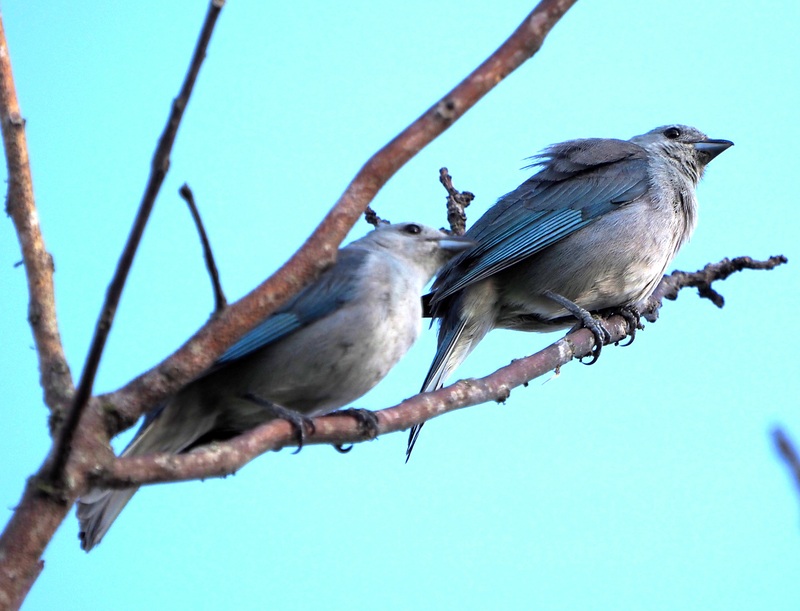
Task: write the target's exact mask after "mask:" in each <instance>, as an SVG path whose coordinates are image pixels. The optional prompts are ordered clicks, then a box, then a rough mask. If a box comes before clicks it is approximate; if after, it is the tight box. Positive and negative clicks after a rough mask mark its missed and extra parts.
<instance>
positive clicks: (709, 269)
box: [89, 256, 800, 488]
mask: <svg viewBox="0 0 800 611" xmlns="http://www.w3.org/2000/svg"><path fill="white" fill-rule="evenodd" d="M785 262H786V259H785V257H782V256H778V257H771V258H770V259H768V260H766V261H755V260H753V259H751V258H749V257H739V258H737V259H734V260H733V261H731V260H729V259H723V260H722V261H720V262H719V263H714V264H709V265H706V267H705V268H703V269H702V270H699V271H697V272H693V273H688V272H673V273H672V274H670V275H668V276H664V278H663V279H662V281H661V283H660V284H659V286H658V287H657V288H656V293H659V294H661V293H663V294H665V295H669V297H668V298H670V299H674V298H675V297H674V296H677V292H678V291H680V290H681V289H682V288H687V287H696V286H698V284H699V283H702V282H705V283H708V284H709V285H710V284H711V283H712V282H714V281H715V280H723V279H725V278H727V277H728V276H729V275H730V274H731V273H733V272H734V271H740V270H742V269H773V268H774V267H776V266H778V265H781V264H782V263H785ZM673 295H674V296H673ZM650 306H651V307H652V308H654V309H653V310H650V311H657V310H658V308H660V307H661V301H660V298H653V299H652V301H651V302H650ZM643 313H644V312H643ZM603 324H604V326H605V327H606V329H607V330H608V331H609V333H610V335H611V343H616V342H619V341H621V340H623V339H625V337H626V336H627V334H628V326H627V322H626V321H625V319H624V318H623V317H622V316H619V315H614V316H610V317H608V318H606V319H604V322H603ZM593 347H594V336H593V335H592V333H591V332H590V331H588V330H587V329H580V330H578V331H574V332H571V333H569V334H567V336H566V337H564V338H562V339H559V340H558V341H557V342H555V343H553V344H551V345H550V346H548V347H547V348H545V349H543V350H541V351H539V352H537V353H536V354H533V355H531V356H527V357H525V358H521V359H517V360H514V361H512V362H511V363H510V364H509V365H506V366H505V367H502V368H500V369H498V370H497V371H495V372H494V373H492V374H490V375H488V376H486V377H483V378H480V379H469V380H461V381H459V382H456V383H455V384H453V385H451V386H448V387H445V388H442V389H440V390H437V391H435V392H430V393H422V394H419V395H415V396H414V397H411V398H409V399H406V400H405V401H403V402H402V403H399V404H398V405H395V406H393V407H390V408H387V409H383V410H380V411H378V412H376V413H375V415H376V416H377V419H378V434H379V435H384V434H387V433H393V432H397V431H402V430H406V429H408V428H409V427H411V426H412V425H414V424H420V423H422V422H425V421H427V420H430V419H431V418H435V417H437V416H441V415H442V414H446V413H448V412H451V411H455V410H457V409H461V408H464V407H469V406H472V405H478V404H480V403H485V402H487V401H497V402H503V401H505V400H507V399H508V397H509V396H510V394H511V390H512V389H514V388H517V387H519V386H523V385H526V384H527V383H528V382H530V381H531V380H533V379H535V378H537V377H539V376H542V375H544V374H546V373H547V372H549V371H552V370H554V369H555V370H558V369H559V368H560V367H561V366H563V365H565V364H567V363H569V362H570V361H571V360H573V359H576V358H583V357H585V356H589V355H591V354H592V349H593ZM314 425H315V431H314V432H313V433H310V434H309V435H307V436H306V438H305V440H304V442H303V443H304V445H312V444H337V445H342V444H350V443H359V442H362V441H366V440H368V439H369V437H368V436H367V435H366V434H365V433H364V431H363V429H362V427H360V426H359V423H358V422H356V421H355V420H354V419H353V418H351V417H348V416H345V415H337V414H335V413H334V414H331V415H328V416H323V417H320V418H315V419H314ZM295 445H297V440H296V438H295V433H294V431H293V429H292V427H291V426H290V425H289V424H288V423H287V422H285V421H283V420H274V421H271V422H268V423H266V424H264V425H262V426H260V427H258V428H255V429H253V430H251V431H248V432H247V433H244V434H242V435H240V436H239V437H236V438H234V439H232V440H230V441H226V442H220V443H214V444H211V445H209V446H207V447H203V448H199V449H197V450H195V451H193V452H191V453H189V454H179V455H173V454H151V455H148V456H136V457H126V458H118V459H117V460H115V461H113V462H112V463H111V464H109V465H108V466H107V467H98V468H96V469H95V470H94V471H93V472H92V473H90V474H89V484H90V485H92V486H102V487H116V488H126V487H130V486H134V485H141V484H151V483H157V482H172V481H185V480H191V479H203V478H207V477H225V476H227V475H230V474H232V473H235V472H236V471H237V470H238V469H240V468H242V467H243V466H244V465H246V464H247V463H248V462H250V461H251V460H253V459H254V458H256V457H257V456H259V455H260V454H263V453H265V452H268V451H277V450H280V449H282V448H284V447H287V446H295ZM799 473H800V472H799Z"/></svg>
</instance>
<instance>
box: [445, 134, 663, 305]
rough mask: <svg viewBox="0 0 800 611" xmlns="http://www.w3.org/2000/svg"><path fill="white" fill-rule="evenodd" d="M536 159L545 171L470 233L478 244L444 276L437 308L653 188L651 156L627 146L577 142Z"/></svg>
mask: <svg viewBox="0 0 800 611" xmlns="http://www.w3.org/2000/svg"><path fill="white" fill-rule="evenodd" d="M537 159H539V161H537V162H536V163H535V164H534V165H540V166H541V167H542V169H541V170H540V171H539V172H537V173H536V174H535V175H534V176H532V177H531V178H529V179H528V180H527V181H525V182H524V183H523V184H522V185H520V186H519V187H518V188H517V189H515V190H514V191H512V192H511V193H508V194H507V195H505V196H503V197H502V198H500V200H499V201H498V202H497V203H496V204H495V205H494V206H493V207H492V208H491V209H489V211H487V212H486V214H484V215H483V216H482V217H481V218H480V219H479V220H478V221H477V222H476V223H475V224H474V225H473V226H472V227H471V228H470V230H469V231H468V232H467V236H468V237H470V238H472V239H473V240H475V241H476V242H477V246H475V247H473V248H471V249H470V250H468V251H466V252H465V253H464V254H463V255H460V256H459V257H457V258H456V259H454V260H453V261H452V262H451V263H450V264H448V265H447V266H446V267H445V268H444V270H443V271H442V272H441V273H440V274H439V277H438V278H437V280H436V282H435V284H434V296H433V300H434V302H439V301H441V300H442V299H444V298H445V297H447V296H449V295H452V294H453V293H455V292H457V291H459V290H461V289H463V288H464V287H466V286H468V285H470V284H473V283H475V282H478V281H480V280H483V279H484V278H487V277H489V276H491V275H493V274H496V273H497V272H499V271H501V270H503V269H506V268H508V267H510V266H512V265H514V264H516V263H519V262H520V261H522V260H523V259H525V258H527V257H530V256H532V255H534V254H536V253H537V252H540V251H542V250H543V249H545V248H547V247H548V246H552V245H553V244H555V243H556V242H558V241H559V240H562V239H564V238H565V237H567V236H569V235H571V234H572V233H575V232H576V231H578V230H580V229H582V228H584V227H586V226H587V225H590V224H591V223H592V222H594V221H595V220H597V219H598V218H600V217H601V216H603V215H604V214H607V213H609V212H611V211H612V210H614V209H615V208H618V207H619V206H622V205H625V204H626V203H628V202H631V201H633V200H635V199H636V198H638V197H641V196H643V195H644V194H645V193H646V192H647V190H648V189H649V176H648V171H647V153H646V151H645V150H644V149H643V148H642V147H640V146H638V145H636V144H633V143H631V142H628V141H626V140H611V139H599V138H594V139H587V140H573V141H570V142H564V143H561V144H557V145H555V146H553V147H551V148H550V149H548V150H547V151H545V152H544V153H543V154H542V155H540V156H538V157H537Z"/></svg>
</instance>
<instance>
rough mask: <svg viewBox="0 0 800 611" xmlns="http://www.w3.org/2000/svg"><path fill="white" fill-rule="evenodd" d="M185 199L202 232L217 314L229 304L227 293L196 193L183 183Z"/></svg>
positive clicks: (198, 228)
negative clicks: (220, 276)
mask: <svg viewBox="0 0 800 611" xmlns="http://www.w3.org/2000/svg"><path fill="white" fill-rule="evenodd" d="M178 193H180V195H181V197H182V198H183V200H184V201H185V202H186V204H187V205H188V206H189V211H190V212H191V213H192V219H194V224H195V227H197V233H198V234H200V242H201V243H202V245H203V257H204V258H205V260H206V269H207V270H208V275H209V277H210V278H211V287H212V289H213V290H214V314H215V315H217V314H219V313H220V312H222V310H224V309H225V307H226V306H227V305H228V301H227V300H226V299H225V293H224V292H223V290H222V284H221V283H220V281H219V271H218V270H217V264H216V262H215V261H214V253H213V252H212V251H211V243H210V242H209V241H208V234H206V228H205V227H204V226H203V220H202V219H201V218H200V211H199V210H198V209H197V204H195V201H194V194H193V193H192V190H191V189H190V188H189V185H188V184H186V183H183V186H182V187H181V188H180V190H179V191H178Z"/></svg>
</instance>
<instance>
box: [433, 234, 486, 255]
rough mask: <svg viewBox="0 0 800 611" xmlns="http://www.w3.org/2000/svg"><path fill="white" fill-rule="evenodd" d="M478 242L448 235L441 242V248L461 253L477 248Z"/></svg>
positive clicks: (461, 236) (460, 236)
mask: <svg viewBox="0 0 800 611" xmlns="http://www.w3.org/2000/svg"><path fill="white" fill-rule="evenodd" d="M475 244H477V242H476V241H475V240H471V239H470V238H467V237H465V236H463V235H448V236H444V237H443V238H441V239H440V240H439V246H441V247H442V249H443V250H449V251H450V252H461V251H462V250H467V249H468V248H471V247H473V246H475Z"/></svg>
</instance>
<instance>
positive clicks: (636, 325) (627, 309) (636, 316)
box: [610, 305, 644, 346]
mask: <svg viewBox="0 0 800 611" xmlns="http://www.w3.org/2000/svg"><path fill="white" fill-rule="evenodd" d="M610 313H611V314H619V315H620V316H622V318H624V319H625V322H626V323H628V335H629V336H630V339H629V340H628V341H627V342H625V343H624V344H620V343H619V342H617V344H618V345H619V346H630V345H631V344H632V343H633V340H634V339H636V330H637V329H644V325H643V324H642V313H641V312H640V311H639V310H638V309H636V306H632V305H626V306H622V307H621V308H616V309H612V310H611V312H610Z"/></svg>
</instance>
